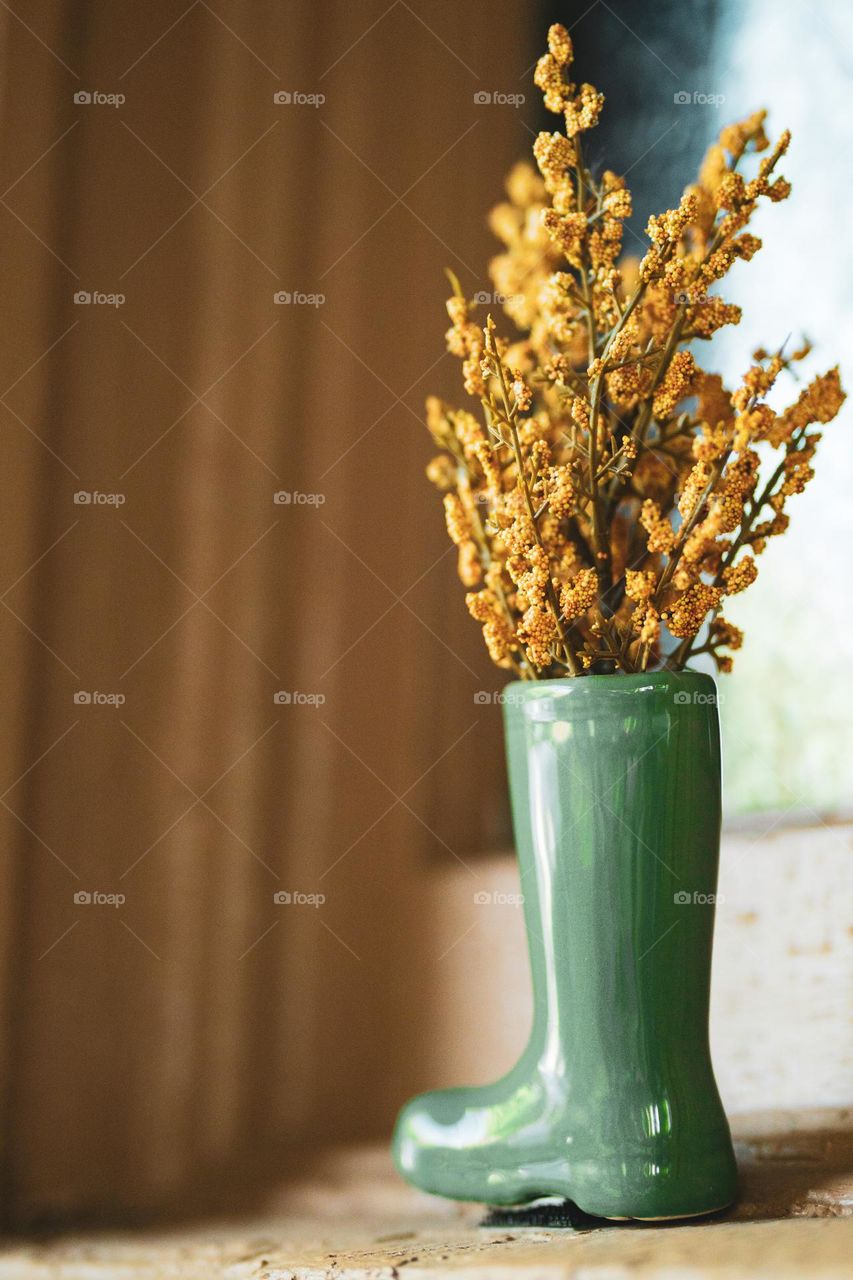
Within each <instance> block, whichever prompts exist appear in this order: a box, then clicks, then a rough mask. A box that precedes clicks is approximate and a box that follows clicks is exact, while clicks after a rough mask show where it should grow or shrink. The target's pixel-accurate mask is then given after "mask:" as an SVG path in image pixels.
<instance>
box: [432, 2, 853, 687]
mask: <svg viewBox="0 0 853 1280" xmlns="http://www.w3.org/2000/svg"><path fill="white" fill-rule="evenodd" d="M548 49H549V51H548V53H546V54H545V55H544V57H542V58H541V59H540V60H539V63H538V65H537V69H536V76H535V80H536V84H537V85H538V86H539V88H540V89H541V90H542V91H543V93H544V99H545V106H546V107H547V108H548V110H550V111H552V112H554V113H555V114H556V115H560V116H562V117H563V118H564V121H565V132H564V133H560V132H555V133H540V134H539V136H538V138H537V139H536V143H535V145H534V148H533V152H534V156H535V158H536V161H537V164H538V167H539V174H537V173H536V172H535V171H534V170H533V169H532V167H530V166H528V165H524V164H521V165H518V166H517V167H516V168H515V169H514V170H513V171H512V173H511V174H510V176H509V179H508V182H507V192H508V197H509V199H508V201H507V202H505V203H503V204H500V205H498V207H497V208H496V209H495V210H494V211H493V213H492V216H491V225H492V228H493V230H494V231H495V233H496V234H497V236H498V237H499V238H500V239H501V240H502V242H503V243H504V245H505V251H504V252H503V253H501V254H500V255H499V256H498V257H497V258H495V259H494V260H493V262H492V263H491V277H492V280H493V282H494V285H495V288H496V290H497V291H499V293H500V294H501V295H503V296H504V302H503V309H504V311H505V312H506V314H507V316H508V317H509V319H510V320H511V321H512V322H513V323H514V325H515V327H516V329H517V330H518V331H520V334H521V337H520V338H518V337H517V338H514V339H507V338H504V337H502V336H500V335H499V334H498V331H497V328H496V325H495V322H494V320H493V318H492V317H491V316H490V315H489V316H488V317H487V318H486V323H485V326H484V327H483V326H482V325H481V324H480V323H478V322H477V321H476V320H475V319H474V313H475V310H476V308H475V306H474V304H473V303H471V302H469V301H467V300H466V298H465V297H464V296H463V294H462V291H461V289H460V287H459V285H458V282H457V281H456V280H455V278H454V277H452V276H451V282H452V284H453V289H454V295H453V297H451V298H450V300H449V301H448V304H447V309H448V313H449V315H450V319H451V322H452V328H451V329H450V330H449V332H448V334H447V343H448V348H449V350H450V351H451V352H452V353H453V354H454V355H456V356H458V357H459V358H460V359H461V360H462V369H463V376H464V383H465V390H466V391H467V392H468V394H469V395H470V396H473V397H474V398H475V399H476V400H479V401H480V404H481V405H482V409H483V418H482V420H481V419H480V418H478V417H477V416H475V415H474V414H473V413H471V412H469V411H468V410H466V409H453V408H451V407H450V406H448V405H446V404H444V403H442V402H441V401H439V400H437V399H435V398H430V399H429V400H428V402H427V423H428V426H429V429H430V432H431V433H432V436H433V439H434V440H435V442H436V444H437V445H439V446H440V447H441V449H442V451H443V452H442V453H441V455H440V456H438V457H436V458H434V459H433V461H432V462H431V463H430V465H429V467H428V469H427V474H428V475H429V477H430V479H431V480H432V481H433V482H434V483H435V484H436V485H437V486H438V488H439V489H440V490H441V491H442V492H443V494H444V506H445V513H446V519H447V527H448V531H449V533H450V536H451V538H452V539H453V542H454V543H455V544H456V546H457V547H458V554H459V574H460V577H461V579H462V581H463V583H464V584H465V585H466V586H467V587H468V588H469V593H468V595H467V597H466V600H467V604H468V608H469V611H470V612H471V614H472V615H473V617H474V618H475V619H477V621H478V622H480V623H481V624H482V627H483V634H484V638H485V641H486V644H487V646H488V650H489V653H490V654H491V657H492V658H493V660H494V661H495V662H496V663H497V664H498V666H500V667H504V668H507V669H511V670H512V671H513V672H514V673H515V674H516V676H517V677H518V678H520V679H526V680H529V679H542V678H547V677H554V676H565V675H566V674H570V675H582V674H585V673H605V672H616V671H622V672H638V671H645V670H649V669H653V668H660V667H666V668H672V669H680V668H682V667H683V666H684V664H685V663H686V662H687V660H688V658H690V657H691V656H693V655H696V654H699V653H709V654H711V655H712V656H713V658H714V660H715V662H716V665H717V668H718V669H719V670H722V671H728V670H729V669H730V668H731V665H732V658H731V651H732V650H735V649H738V648H740V646H741V643H742V639H743V637H742V633H741V632H740V631H739V630H738V628H737V627H735V626H733V625H732V624H731V623H729V622H728V621H727V620H726V619H725V618H724V617H723V615H722V614H721V612H720V610H721V608H722V606H723V604H724V601H725V600H726V598H727V597H728V596H732V595H736V594H738V592H740V591H743V590H744V589H745V588H746V587H748V586H749V585H750V584H751V583H752V582H753V581H754V580H755V577H756V574H757V564H756V557H757V556H759V555H760V554H761V553H762V551H763V550H764V548H765V546H766V544H767V540H768V538H771V537H775V536H777V535H778V534H781V533H783V532H784V531H785V529H786V528H787V525H788V514H787V511H786V509H785V508H786V505H787V500H788V498H789V497H790V496H791V495H793V494H796V493H800V492H802V490H803V488H804V487H805V485H806V483H807V482H808V481H809V480H810V479H811V477H812V475H813V471H812V459H813V456H814V452H815V448H816V446H817V444H818V441H819V440H820V435H821V433H820V431H819V430H818V429H816V427H817V426H818V425H820V424H824V423H826V422H829V421H830V420H831V419H832V418H834V417H835V415H836V414H837V413H838V410H839V408H840V407H841V404H842V402H843V400H844V392H843V390H842V388H841V383H840V379H839V373H838V369H837V368H835V369H831V370H830V371H829V372H828V373H825V374H824V375H822V376H821V377H816V378H815V379H814V380H813V381H812V382H810V383H809V384H808V385H807V386H806V387H805V388H804V389H803V390H802V391H801V392H800V394H799V396H798V397H797V398H796V400H795V401H794V403H793V404H791V405H790V406H789V407H788V408H786V409H784V410H783V411H781V412H777V411H776V410H774V409H773V408H771V407H770V405H769V404H768V403H767V400H766V397H767V394H768V392H769V391H770V388H771V387H772V386H773V384H774V382H775V381H776V379H777V377H778V376H779V375H780V374H782V373H783V372H784V373H785V374H791V373H794V372H795V365H796V362H797V361H799V360H801V359H802V358H803V357H804V356H805V355H806V354H807V353H808V351H809V346H808V344H804V345H803V346H802V347H801V348H800V349H799V350H795V351H792V352H790V354H785V351H784V348H782V349H780V350H778V351H776V352H775V353H774V354H770V353H768V352H766V351H764V350H758V351H756V352H755V353H754V356H753V359H754V361H755V363H754V364H753V366H752V367H751V368H750V369H749V370H748V372H747V373H746V375H745V376H744V378H743V380H742V383H741V385H740V386H739V387H738V388H737V389H736V390H735V391H730V390H728V389H727V388H726V387H725V386H724V385H723V382H722V379H721V378H720V377H719V376H718V375H716V374H713V373H707V372H705V371H704V370H703V369H701V368H700V367H699V365H698V364H697V362H696V359H695V357H694V355H693V352H692V347H693V345H694V344H695V343H696V342H697V341H699V340H706V339H709V338H711V336H712V335H713V334H714V333H715V332H716V330H717V329H719V328H721V327H722V326H723V325H727V324H737V323H738V322H739V320H740V318H741V312H740V308H739V307H737V306H734V305H732V304H731V303H727V302H725V301H724V300H723V299H722V298H721V297H719V296H718V295H716V294H713V293H711V292H710V290H711V289H712V287H713V286H714V285H715V283H716V282H717V281H718V280H721V279H722V278H723V277H724V276H725V275H726V273H727V272H728V270H729V268H730V267H731V266H732V264H733V263H734V262H735V261H736V260H737V259H739V258H742V259H745V260H747V261H748V260H749V259H750V258H752V256H753V255H754V254H755V253H756V251H757V250H758V249H759V248H760V247H761V241H760V240H759V239H758V238H757V237H756V236H754V235H753V234H751V233H750V232H749V231H747V230H746V227H747V226H748V224H749V221H750V218H751V216H752V214H753V212H754V210H755V209H756V207H757V205H758V203H759V201H760V200H769V201H773V202H776V201H779V200H784V199H786V198H787V196H788V195H789V193H790V184H789V183H788V182H787V181H786V180H785V179H784V178H783V177H780V176H776V174H775V170H776V167H777V165H778V163H779V160H780V159H781V157H782V156H783V155H784V153H785V151H786V149H787V147H788V142H789V134H788V133H787V132H786V133H783V134H782V136H781V137H780V138H779V140H778V142H777V143H776V144H775V145H774V146H772V147H771V146H770V144H769V141H768V138H767V136H766V134H765V131H764V119H765V112H763V111H760V112H757V113H756V114H755V115H753V116H750V117H749V118H748V119H746V120H744V121H742V122H740V123H739V124H734V125H730V126H728V127H727V128H725V129H724V130H723V131H722V133H721V134H720V138H719V141H718V142H717V143H716V144H715V145H714V146H712V147H711V148H710V150H709V152H708V154H707V156H706V157H705V160H704V163H703V165H702V168H701V171H700V174H699V178H698V180H697V182H696V183H694V184H693V185H691V186H689V187H688V188H687V189H686V191H685V192H684V195H683V197H682V199H681V202H680V204H679V206H678V208H677V209H671V210H669V211H667V212H666V213H663V214H661V215H660V216H657V217H653V218H651V219H650V220H649V223H648V227H647V234H648V236H649V239H650V241H651V243H650V247H649V249H648V251H647V253H646V255H645V257H644V258H643V259H642V261H639V262H638V261H636V260H630V259H623V260H622V261H621V262H620V263H619V264H618V265H617V262H618V260H619V258H620V254H621V251H622V234H623V223H624V220H625V219H626V218H628V217H629V216H630V214H631V195H630V192H629V190H628V188H627V187H626V185H625V182H624V180H623V179H622V178H621V177H619V176H618V175H617V174H615V173H612V172H610V171H609V170H606V171H605V172H603V173H602V174H601V176H600V178H596V177H595V176H594V175H593V174H592V173H590V171H589V169H588V167H587V165H586V164H585V162H584V156H583V149H582V137H583V134H584V133H585V132H587V131H588V130H590V129H592V128H594V127H595V125H596V123H597V122H598V119H599V116H600V114H601V110H602V106H603V102H604V99H603V96H602V95H601V94H600V93H598V92H597V91H596V89H595V88H593V86H592V85H589V84H581V85H580V86H578V85H575V84H572V83H571V80H570V67H571V63H572V44H571V40H570V38H569V35H568V32H567V31H566V30H565V28H564V27H562V26H559V25H556V26H553V27H551V29H550V31H549V34H548ZM756 152H757V153H762V152H763V153H765V154H764V155H763V157H762V159H761V160H760V161H759V163H758V166H757V172H756V173H755V176H754V177H751V178H750V177H747V176H746V174H743V173H741V172H740V171H739V167H740V165H741V162H742V161H743V160H744V159H745V158H747V157H749V156H750V155H751V154H752V153H756ZM540 175H541V176H540Z"/></svg>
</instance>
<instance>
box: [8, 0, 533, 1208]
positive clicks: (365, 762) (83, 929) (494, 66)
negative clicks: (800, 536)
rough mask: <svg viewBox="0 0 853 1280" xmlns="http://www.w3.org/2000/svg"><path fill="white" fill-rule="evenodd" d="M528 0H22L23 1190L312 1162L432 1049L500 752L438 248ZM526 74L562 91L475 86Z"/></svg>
mask: <svg viewBox="0 0 853 1280" xmlns="http://www.w3.org/2000/svg"><path fill="white" fill-rule="evenodd" d="M14 8H16V6H15V5H14V4H13V5H12V9H14ZM536 25H537V23H536V21H535V19H534V15H533V14H532V13H531V11H530V7H529V6H526V5H524V4H522V3H520V2H518V3H516V2H513V3H506V4H503V5H501V6H499V7H498V9H495V7H494V6H492V5H488V4H486V3H485V2H484V0H473V2H471V3H468V4H466V5H459V4H456V3H454V2H453V0H431V2H430V3H429V4H425V3H423V0H421V3H420V4H416V3H414V0H413V3H411V4H410V3H408V2H407V0H396V3H392V4H390V5H387V4H386V3H385V2H384V0H380V2H379V3H364V4H359V5H351V4H346V3H343V0H322V2H321V3H320V4H308V3H299V4H295V3H290V4H284V5H282V4H278V3H272V2H271V0H242V2H241V0H211V3H210V4H208V3H207V2H206V0H195V3H193V4H190V5H189V6H188V5H187V4H185V3H184V0H176V2H175V3H171V2H167V0H152V2H151V3H149V4H146V5H136V4H130V3H119V4H114V3H108V2H107V0H53V2H52V3H51V2H45V3H39V4H38V5H32V6H26V7H24V6H23V5H18V6H17V11H16V12H15V13H13V12H12V11H11V9H10V8H9V7H8V6H3V8H2V9H0V35H2V72H3V86H2V119H1V120H0V155H2V191H3V192H4V194H3V196H2V204H0V226H2V236H0V271H2V285H3V301H2V306H0V323H2V343H1V344H0V365H2V387H0V390H2V392H3V394H2V397H0V422H2V449H3V464H4V474H5V483H4V490H3V492H4V495H5V501H4V503H3V515H2V527H3V533H4V540H3V555H2V570H3V584H2V589H0V603H2V608H0V645H2V660H0V673H1V674H0V689H2V699H3V713H4V714H3V726H4V731H3V734H2V738H0V750H2V773H0V778H2V781H0V793H2V808H0V819H2V825H3V853H2V858H1V859H0V907H2V929H0V944H1V945H2V963H0V997H1V998H2V1016H0V1037H2V1039H1V1040H0V1045H1V1046H2V1048H0V1090H2V1105H3V1117H4V1130H5V1132H4V1137H3V1142H2V1152H3V1155H2V1161H3V1169H4V1178H5V1192H4V1197H3V1199H4V1203H5V1204H7V1205H11V1206H12V1208H13V1211H14V1212H16V1213H19V1214H21V1213H32V1212H40V1211H52V1212H55V1211H58V1210H59V1211H61V1210H63V1209H68V1210H77V1209H81V1208H82V1209H84V1210H94V1211H98V1210H101V1209H104V1208H118V1209H122V1208H127V1207H145V1206H148V1205H153V1204H158V1203H161V1202H163V1203H165V1202H174V1200H175V1198H176V1197H181V1198H186V1197H187V1195H188V1194H189V1191H188V1189H189V1188H192V1187H197V1186H199V1185H200V1184H201V1183H202V1182H204V1181H206V1180H208V1179H210V1178H214V1177H216V1175H217V1174H218V1173H219V1172H220V1171H222V1170H225V1169H227V1168H236V1167H240V1166H241V1165H248V1164H251V1166H252V1168H253V1169H254V1171H255V1172H256V1173H257V1172H258V1171H259V1170H260V1171H261V1173H262V1175H263V1172H264V1171H265V1170H266V1171H267V1172H268V1173H269V1176H273V1175H274V1174H276V1175H277V1174H278V1173H280V1172H281V1169H282V1167H283V1166H282V1164H281V1163H280V1161H279V1160H278V1157H277V1154H276V1153H277V1152H279V1151H280V1150H282V1149H284V1148H287V1147H289V1146H291V1145H296V1144H302V1145H303V1146H304V1145H312V1144H315V1143H318V1142H328V1141H338V1140H344V1139H352V1138H360V1137H367V1136H378V1135H381V1134H383V1133H384V1132H385V1131H386V1130H387V1128H388V1125H389V1124H390V1120H391V1117H392V1115H393V1110H394V1107H395V1106H396V1105H397V1104H398V1103H399V1102H400V1101H401V1100H402V1098H403V1096H404V1095H405V1094H406V1092H407V1091H408V1090H409V1089H411V1088H412V1087H414V1086H415V1085H418V1084H420V1083H422V1080H421V1069H420V1067H419V1065H418V1061H419V1060H418V1053H419V1046H422V1043H423V1039H422V1038H423V1035H424V1030H423V1028H424V1026H425V1025H426V1019H427V1014H428V1007H427V1006H428V1003H429V991H430V989H431V988H434V984H435V983H436V982H437V981H439V980H440V969H439V968H437V967H436V959H437V956H436V952H435V947H434V945H433V939H432V929H431V921H430V919H429V918H427V917H426V903H427V901H428V898H427V897H426V895H425V892H424V885H425V884H426V883H427V882H428V880H429V876H430V872H431V868H434V867H435V866H436V865H437V862H438V863H440V862H441V860H445V865H446V860H448V859H450V860H451V861H452V860H454V859H457V858H458V859H461V860H462V861H464V862H466V863H467V864H468V865H470V866H471V867H472V876H474V875H475V874H476V866H475V857H474V855H475V853H476V851H477V849H478V847H479V846H481V845H482V844H483V843H484V842H487V841H488V840H489V839H491V838H492V832H493V831H494V829H495V826H494V820H493V816H492V815H493V814H494V812H495V808H496V804H497V801H496V796H497V795H499V793H500V790H501V786H502V784H501V768H502V766H501V763H500V739H499V726H498V716H497V710H496V709H495V708H493V707H488V708H483V707H482V706H480V705H478V704H476V703H475V700H474V696H473V695H474V692H475V691H476V690H477V689H479V688H480V687H482V686H484V685H485V686H486V687H496V686H497V684H498V681H497V680H496V679H493V678H492V676H491V675H489V674H488V665H487V663H486V661H485V658H484V657H483V656H482V655H481V652H480V642H479V637H478V636H477V634H476V628H475V627H474V626H473V624H471V623H470V621H469V620H468V619H467V617H466V616H465V613H464V608H463V606H462V603H461V598H460V594H461V589H457V584H456V583H455V582H454V580H453V579H454V573H453V558H452V555H448V554H447V553H446V548H447V544H446V541H445V537H444V533H443V529H442V527H441V518H440V513H439V507H438V504H437V501H436V499H435V497H434V495H433V494H432V493H431V492H429V490H428V486H427V485H426V483H425V482H424V480H423V475H422V471H423V466H424V464H425V462H426V461H427V459H428V457H429V447H428V442H427V437H426V435H425V433H424V431H423V429H422V427H421V426H420V425H419V420H420V418H421V417H422V401H423V397H424V394H425V393H426V392H427V391H429V390H437V391H438V392H439V393H445V394H447V395H448V396H451V395H452V396H454V397H457V398H458V397H459V394H460V393H459V391H458V389H457V388H458V370H457V369H456V368H455V367H454V362H452V361H451V360H450V358H449V357H444V358H442V355H441V353H442V350H443V345H442V336H441V335H442V331H443V328H444V316H443V309H442V303H443V298H444V296H445V293H446V286H445V283H444V280H443V277H442V275H441V269H442V267H443V266H445V265H449V266H452V267H453V268H454V269H455V270H456V271H457V272H458V274H459V275H460V277H461V278H462V280H463V282H464V284H465V287H466V288H467V289H470V290H471V291H472V292H473V291H474V290H475V289H477V288H480V287H482V285H483V282H484V277H483V274H481V273H482V272H483V268H484V265H485V262H486V259H487V257H488V255H489V253H490V252H491V251H492V243H491V240H490V237H489V235H488V232H487V231H486V229H485V225H484V216H483V215H484V211H485V209H486V208H487V207H488V205H489V203H490V202H492V201H493V200H494V199H496V198H497V197H498V196H499V194H500V193H499V184H500V179H501V175H502V174H503V172H504V171H505V170H506V168H507V167H508V166H509V164H510V163H511V162H512V160H513V159H515V158H516V157H517V156H518V155H519V154H521V153H523V152H525V151H526V150H527V148H528V147H529V143H530V141H531V137H530V132H529V126H530V125H531V124H535V107H534V103H533V100H532V95H531V81H530V77H529V75H528V76H527V78H526V79H524V78H523V76H524V73H525V72H526V71H527V69H528V67H529V64H530V62H531V61H532V58H533V56H535V54H534V52H532V49H533V48H534V44H535V41H536V35H537V32H536V31H535V29H534V28H535V27H536ZM528 28H531V29H530V30H528ZM496 90H497V91H500V92H502V93H526V95H527V102H526V104H525V105H524V106H523V107H521V108H514V107H513V106H509V105H494V104H493V105H490V106H482V105H480V104H478V103H476V102H475V100H474V95H475V93H476V92H478V91H488V92H494V91H496ZM275 94H284V95H289V96H290V100H289V101H280V102H276V101H274V95H275ZM75 95H78V97H79V95H83V96H84V100H83V101H78V100H76V99H75ZM86 95H88V98H87V97H86ZM120 95H123V100H121V98H120ZM312 95H314V101H313V102H312V100H311V96H312ZM316 95H323V97H324V99H325V100H324V101H323V102H322V103H320V105H316ZM81 294H83V295H91V296H92V301H90V302H88V303H86V302H84V301H82V300H81V299H80V295H81ZM276 294H285V295H291V301H290V302H276V301H275V300H274V298H275V295H276ZM95 295H98V297H97V298H96V297H95ZM116 295H119V296H116ZM122 295H123V300H122ZM308 295H323V296H324V301H323V302H322V304H320V305H312V303H311V301H310V300H308ZM110 296H112V298H111V301H108V300H106V299H109V298H110ZM313 301H314V302H315V303H317V302H318V299H317V298H316V297H315V298H314V300H313ZM433 362H435V363H434V364H433ZM431 366H432V367H431ZM276 493H285V494H289V495H294V494H295V495H319V497H311V498H310V501H304V500H302V498H301V497H299V496H297V497H296V498H295V499H294V500H292V501H290V502H289V503H281V502H276V501H275V500H274V495H275V494H276ZM80 494H84V495H85V494H88V495H91V496H92V500H91V501H88V502H80V501H78V500H76V499H75V495H78V496H79V495H80ZM279 691H284V692H285V693H290V694H291V695H294V696H293V697H292V698H291V700H290V702H289V703H288V702H287V701H281V700H279V701H276V700H275V695H276V693H277V692H279ZM81 695H83V696H82V697H81ZM304 695H310V699H311V700H308V701H305V700H304ZM317 695H320V696H321V697H322V698H323V699H324V701H322V702H320V700H319V698H318V696H317ZM122 699H123V701H121V700H122ZM472 883H473V879H472ZM276 893H278V894H290V895H291V896H292V901H291V902H290V903H289V904H287V903H277V902H276V901H275V900H274V895H275V894H276ZM312 894H313V895H317V894H323V895H324V896H325V902H323V903H322V905H320V906H316V905H312V904H311V903H310V902H305V901H300V900H299V898H300V895H312ZM75 895H76V896H77V897H79V896H80V895H90V897H91V898H92V900H91V901H78V900H76V897H75ZM98 895H102V896H104V897H105V898H106V899H108V900H106V901H103V900H99V898H98ZM117 896H118V897H121V896H123V899H124V901H119V902H118V905H116V903H115V899H116V897H117ZM111 898H112V899H113V900H112V901H110V900H109V899H111Z"/></svg>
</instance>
